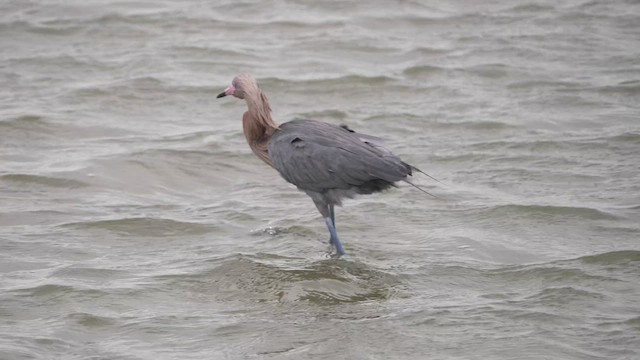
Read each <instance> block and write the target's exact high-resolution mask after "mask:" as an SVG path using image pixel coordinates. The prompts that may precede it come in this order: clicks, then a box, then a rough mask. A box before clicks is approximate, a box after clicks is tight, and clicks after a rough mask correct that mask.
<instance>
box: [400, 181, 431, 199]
mask: <svg viewBox="0 0 640 360" xmlns="http://www.w3.org/2000/svg"><path fill="white" fill-rule="evenodd" d="M402 181H404V182H406V183H407V184H409V185H411V186H413V187H414V188H416V189H418V190H420V191H422V192H423V193H425V194H427V195H429V196H433V197H434V198H436V199H440V198H439V197H437V196H435V195H433V194H432V193H430V192H428V191H427V190H425V189H423V188H421V187H420V186H418V185H416V184H414V183H412V182H411V181H409V180H407V179H403V180H402Z"/></svg>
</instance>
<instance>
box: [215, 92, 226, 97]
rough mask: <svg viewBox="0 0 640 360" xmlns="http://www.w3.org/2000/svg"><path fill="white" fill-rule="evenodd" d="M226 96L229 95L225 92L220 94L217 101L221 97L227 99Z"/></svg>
mask: <svg viewBox="0 0 640 360" xmlns="http://www.w3.org/2000/svg"><path fill="white" fill-rule="evenodd" d="M225 96H227V93H225V92H224V91H223V92H221V93H220V94H218V96H216V99H220V98H221V97H225Z"/></svg>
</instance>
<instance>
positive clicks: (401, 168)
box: [269, 120, 412, 203]
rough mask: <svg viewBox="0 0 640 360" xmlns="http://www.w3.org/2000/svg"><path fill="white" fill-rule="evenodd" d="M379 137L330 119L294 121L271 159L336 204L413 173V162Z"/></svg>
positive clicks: (283, 128)
mask: <svg viewBox="0 0 640 360" xmlns="http://www.w3.org/2000/svg"><path fill="white" fill-rule="evenodd" d="M376 139H377V138H375V137H372V136H368V135H364V134H358V133H355V132H353V131H351V130H349V129H347V128H346V127H340V126H337V125H333V124H329V123H325V122H320V121H314V120H294V121H290V122H287V123H284V124H281V125H280V129H279V130H277V131H276V132H275V133H274V134H273V137H272V138H271V141H270V142H269V158H270V159H271V161H272V162H273V165H274V166H275V168H276V169H277V170H278V171H279V172H280V174H281V175H282V177H283V178H284V179H285V180H287V181H288V182H290V183H292V184H294V185H296V186H297V187H298V188H299V189H301V190H304V191H306V192H307V193H309V192H315V193H321V194H328V193H331V195H332V196H331V197H333V198H336V199H333V200H334V201H331V202H334V203H339V200H340V198H342V197H352V196H353V195H355V194H370V193H373V192H377V191H381V190H384V189H386V188H388V187H390V186H392V185H393V183H394V182H396V181H400V180H404V179H405V178H406V177H407V175H411V169H412V168H411V166H410V165H408V164H406V163H405V162H403V161H402V160H401V159H400V158H399V157H397V156H395V155H393V154H392V153H391V152H390V151H389V150H387V149H385V148H384V147H382V145H381V143H380V142H377V141H375V140H376Z"/></svg>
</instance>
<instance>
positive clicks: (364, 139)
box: [218, 75, 417, 255]
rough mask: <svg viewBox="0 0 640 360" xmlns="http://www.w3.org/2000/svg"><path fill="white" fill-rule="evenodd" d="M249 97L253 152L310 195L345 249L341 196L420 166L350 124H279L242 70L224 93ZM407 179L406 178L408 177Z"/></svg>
mask: <svg viewBox="0 0 640 360" xmlns="http://www.w3.org/2000/svg"><path fill="white" fill-rule="evenodd" d="M226 95H234V96H236V97H238V98H241V99H245V100H246V102H247V106H248V111H247V112H246V113H245V114H244V117H243V130H244V134H245V137H246V138H247V142H248V143H249V146H250V147H251V149H252V150H253V152H254V153H255V154H256V155H257V156H258V157H259V158H260V159H262V160H263V161H264V162H266V163H267V164H268V165H270V166H272V167H274V168H275V169H276V170H277V171H278V172H279V173H280V175H282V177H283V178H284V179H285V180H286V181H288V182H290V183H291V184H294V185H295V186H296V187H298V189H300V190H302V191H304V192H305V193H307V195H309V196H310V197H311V199H312V200H313V202H314V203H315V205H316V207H317V208H318V211H319V212H320V213H321V214H322V216H323V217H324V218H325V221H326V223H327V227H328V229H329V232H330V233H331V239H330V241H331V243H332V244H333V245H334V246H335V247H336V250H337V251H338V254H339V255H344V248H343V247H342V244H341V243H340V240H339V238H338V235H337V232H336V230H335V215H334V206H335V205H338V206H340V205H342V199H344V198H352V197H354V196H355V195H363V194H371V193H375V192H379V191H382V190H385V189H387V188H389V187H391V186H394V183H395V182H397V181H402V180H404V181H407V176H410V175H411V174H412V170H417V169H416V168H414V167H412V166H411V165H408V164H407V163H405V162H403V161H402V160H401V159H400V158H399V157H397V156H395V155H394V154H392V153H391V152H390V151H389V150H387V149H386V148H384V146H383V144H382V141H381V139H379V138H377V137H374V136H370V135H365V134H360V133H356V132H354V131H352V130H350V129H349V128H347V127H346V126H337V125H333V124H329V123H326V122H321V121H314V120H293V121H289V122H286V123H283V124H281V125H279V126H278V125H276V124H275V123H274V122H273V120H272V119H271V107H270V106H269V102H268V100H267V97H266V96H265V95H264V93H262V91H261V90H260V89H259V88H258V85H257V84H256V82H255V80H254V79H253V78H252V77H251V76H250V75H239V76H237V77H236V78H234V80H233V83H232V85H231V86H230V87H228V88H227V89H226V90H225V92H223V93H221V94H220V95H218V97H223V96H226ZM407 182H408V181H407Z"/></svg>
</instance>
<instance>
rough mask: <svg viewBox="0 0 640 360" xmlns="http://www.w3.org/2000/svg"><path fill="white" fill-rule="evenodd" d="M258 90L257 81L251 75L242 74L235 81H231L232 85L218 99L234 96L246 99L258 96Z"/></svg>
mask: <svg viewBox="0 0 640 360" xmlns="http://www.w3.org/2000/svg"><path fill="white" fill-rule="evenodd" d="M258 90H259V88H258V83H256V79H254V78H253V76H251V75H249V74H240V75H238V76H236V77H234V78H233V81H231V85H229V86H228V87H227V88H226V89H225V90H224V91H223V92H221V93H220V94H218V96H216V98H221V97H225V96H227V95H233V96H235V97H237V98H238V99H244V98H245V97H246V96H247V95H249V96H251V95H254V94H257V93H258Z"/></svg>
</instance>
